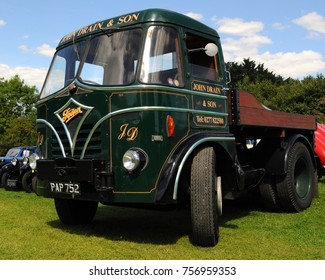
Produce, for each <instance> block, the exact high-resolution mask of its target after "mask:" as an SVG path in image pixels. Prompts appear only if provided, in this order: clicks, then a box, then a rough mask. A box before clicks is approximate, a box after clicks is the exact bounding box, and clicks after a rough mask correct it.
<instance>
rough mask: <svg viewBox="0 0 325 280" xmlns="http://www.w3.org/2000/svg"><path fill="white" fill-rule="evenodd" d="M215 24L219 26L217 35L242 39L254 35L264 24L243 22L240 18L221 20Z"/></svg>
mask: <svg viewBox="0 0 325 280" xmlns="http://www.w3.org/2000/svg"><path fill="white" fill-rule="evenodd" d="M216 23H217V25H218V26H219V28H218V32H219V33H225V34H230V35H235V36H244V37H248V36H252V35H255V34H256V33H258V32H260V31H262V30H263V28H264V24H263V23H262V22H259V21H248V22H245V21H243V20H242V19H241V18H223V19H221V20H219V21H217V22H216Z"/></svg>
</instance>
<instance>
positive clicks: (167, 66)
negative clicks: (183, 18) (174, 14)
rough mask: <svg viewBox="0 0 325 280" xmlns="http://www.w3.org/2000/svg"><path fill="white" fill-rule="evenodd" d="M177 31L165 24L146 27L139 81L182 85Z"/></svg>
mask: <svg viewBox="0 0 325 280" xmlns="http://www.w3.org/2000/svg"><path fill="white" fill-rule="evenodd" d="M179 50H180V48H179V40H178V35H177V31H176V30H175V29H174V28H171V27H166V26H151V27H149V29H148V32H147V37H146V41H145V46H144V53H143V60H142V65H141V74H140V81H141V82H142V83H146V84H160V85H169V86H175V87H182V86H184V80H183V73H182V67H181V62H180V54H179V53H180V51H179Z"/></svg>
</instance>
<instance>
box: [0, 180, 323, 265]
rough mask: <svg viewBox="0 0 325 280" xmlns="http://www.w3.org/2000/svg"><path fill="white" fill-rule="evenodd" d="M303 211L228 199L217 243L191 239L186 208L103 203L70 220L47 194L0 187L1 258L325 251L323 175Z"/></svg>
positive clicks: (298, 255)
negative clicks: (89, 219) (86, 219)
mask: <svg viewBox="0 0 325 280" xmlns="http://www.w3.org/2000/svg"><path fill="white" fill-rule="evenodd" d="M319 189H320V196H319V198H316V199H315V200H314V202H313V204H312V206H311V207H310V208H309V209H308V210H307V211H304V212H302V213H296V214H286V213H270V212H265V211H264V210H263V208H261V207H260V206H259V204H258V203H257V202H256V201H254V200H252V199H245V200H244V199H243V200H240V201H235V202H230V203H227V204H226V205H225V207H224V215H223V216H222V218H221V219H220V240H219V243H218V245H217V246H216V247H213V248H200V247H196V246H193V245H192V244H191V243H190V241H189V238H188V234H189V232H190V216H189V213H188V212H187V211H184V210H182V211H177V210H174V211H154V210H142V209H132V208H120V207H107V206H100V208H99V210H98V213H97V215H96V217H95V220H94V222H93V223H92V224H90V225H86V226H73V227H68V226H64V225H62V224H61V223H60V221H59V220H58V218H57V215H56V212H55V209H54V203H53V200H51V199H46V198H42V197H37V196H36V195H35V194H27V193H24V192H6V191H5V190H4V189H0V213H1V214H0V252H1V255H0V259H19V260H26V259H30V260H36V259H60V260H69V259H83V260H90V259H123V260H125V259H128V260H133V259H159V260H160V259H161V260H168V259H227V260H230V259H236V260H237V259H281V260H282V259H294V260H296V259H304V260H309V259H312V260H314V259H325V218H324V216H325V183H324V181H322V182H321V183H320V184H319Z"/></svg>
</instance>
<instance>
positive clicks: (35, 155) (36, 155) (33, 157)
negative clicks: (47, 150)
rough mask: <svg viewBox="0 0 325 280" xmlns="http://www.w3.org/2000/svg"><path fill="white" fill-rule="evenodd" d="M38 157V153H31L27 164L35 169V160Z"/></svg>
mask: <svg viewBox="0 0 325 280" xmlns="http://www.w3.org/2000/svg"><path fill="white" fill-rule="evenodd" d="M38 159H39V155H38V154H31V155H30V157H29V166H30V168H31V169H33V170H34V169H36V162H37V160H38Z"/></svg>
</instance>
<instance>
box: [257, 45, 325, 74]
mask: <svg viewBox="0 0 325 280" xmlns="http://www.w3.org/2000/svg"><path fill="white" fill-rule="evenodd" d="M252 59H253V60H255V61H257V62H259V63H264V65H265V66H266V67H267V68H268V69H269V70H271V71H273V72H274V73H275V74H277V75H281V76H283V77H293V78H303V77H305V76H306V75H308V74H310V75H311V74H314V73H317V72H318V73H319V72H320V71H321V70H324V69H325V61H324V59H323V57H322V55H321V54H320V53H317V52H315V51H311V50H305V51H302V52H286V53H283V52H279V53H275V54H271V53H270V52H265V53H263V54H260V55H257V56H255V57H252Z"/></svg>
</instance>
